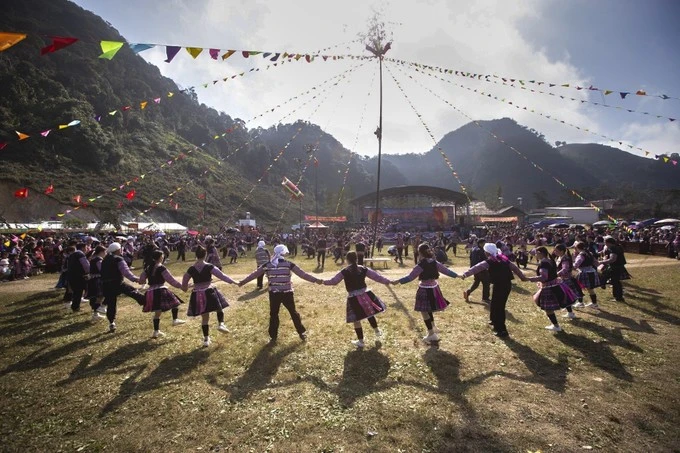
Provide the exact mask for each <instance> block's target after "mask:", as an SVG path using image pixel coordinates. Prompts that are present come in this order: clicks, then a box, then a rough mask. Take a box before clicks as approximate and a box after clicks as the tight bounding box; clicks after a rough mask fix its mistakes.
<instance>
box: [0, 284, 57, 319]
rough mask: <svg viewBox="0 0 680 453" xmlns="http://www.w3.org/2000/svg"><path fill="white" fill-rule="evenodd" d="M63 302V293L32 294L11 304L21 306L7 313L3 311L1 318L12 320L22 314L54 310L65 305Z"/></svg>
mask: <svg viewBox="0 0 680 453" xmlns="http://www.w3.org/2000/svg"><path fill="white" fill-rule="evenodd" d="M57 296H59V297H57ZM62 303H63V302H62V300H61V294H55V293H54V292H47V291H45V292H42V293H37V294H31V295H30V296H28V297H26V298H24V299H21V300H18V301H16V302H12V303H11V304H9V305H8V306H17V305H19V307H18V308H15V309H14V310H11V311H8V312H7V313H1V314H0V319H3V320H4V319H5V318H10V319H9V321H7V322H12V321H13V320H14V319H15V318H17V317H21V316H22V315H29V314H36V313H43V312H45V311H46V310H53V309H55V308H57V307H58V306H62V307H63V305H61V304H62ZM3 322H5V321H3Z"/></svg>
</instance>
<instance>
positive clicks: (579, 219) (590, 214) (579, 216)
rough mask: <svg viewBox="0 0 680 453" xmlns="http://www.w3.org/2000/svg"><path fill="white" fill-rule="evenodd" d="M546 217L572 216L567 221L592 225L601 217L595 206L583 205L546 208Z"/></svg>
mask: <svg viewBox="0 0 680 453" xmlns="http://www.w3.org/2000/svg"><path fill="white" fill-rule="evenodd" d="M544 211H545V215H546V217H571V220H570V221H569V222H566V223H574V224H582V225H585V224H588V225H592V224H593V223H595V222H597V221H598V220H599V218H600V216H599V213H598V212H597V210H596V209H595V208H592V207H583V206H573V207H571V206H553V207H547V208H545V209H544Z"/></svg>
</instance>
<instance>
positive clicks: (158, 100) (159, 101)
mask: <svg viewBox="0 0 680 453" xmlns="http://www.w3.org/2000/svg"><path fill="white" fill-rule="evenodd" d="M153 101H154V102H155V103H156V104H160V103H161V98H156V99H154V100H153Z"/></svg>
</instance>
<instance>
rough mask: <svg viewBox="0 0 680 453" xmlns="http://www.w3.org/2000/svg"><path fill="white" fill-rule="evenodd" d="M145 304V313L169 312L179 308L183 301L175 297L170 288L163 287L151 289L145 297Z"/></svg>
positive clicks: (143, 308)
mask: <svg viewBox="0 0 680 453" xmlns="http://www.w3.org/2000/svg"><path fill="white" fill-rule="evenodd" d="M144 297H145V303H144V306H143V307H142V311H143V312H144V313H148V312H150V311H168V310H172V309H173V308H175V307H178V306H179V304H181V303H182V301H181V300H180V299H179V298H178V297H177V296H175V295H174V294H173V293H172V292H171V291H170V290H169V289H168V288H166V287H164V286H162V287H160V288H154V289H150V290H148V291H147V292H146V294H145V295H144Z"/></svg>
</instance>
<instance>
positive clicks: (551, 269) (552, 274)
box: [536, 259, 557, 281]
mask: <svg viewBox="0 0 680 453" xmlns="http://www.w3.org/2000/svg"><path fill="white" fill-rule="evenodd" d="M541 269H546V270H547V271H548V281H550V280H555V279H556V278H557V267H556V266H555V265H554V264H553V262H552V261H550V260H547V259H544V260H541V262H540V264H539V265H538V269H536V275H541Z"/></svg>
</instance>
